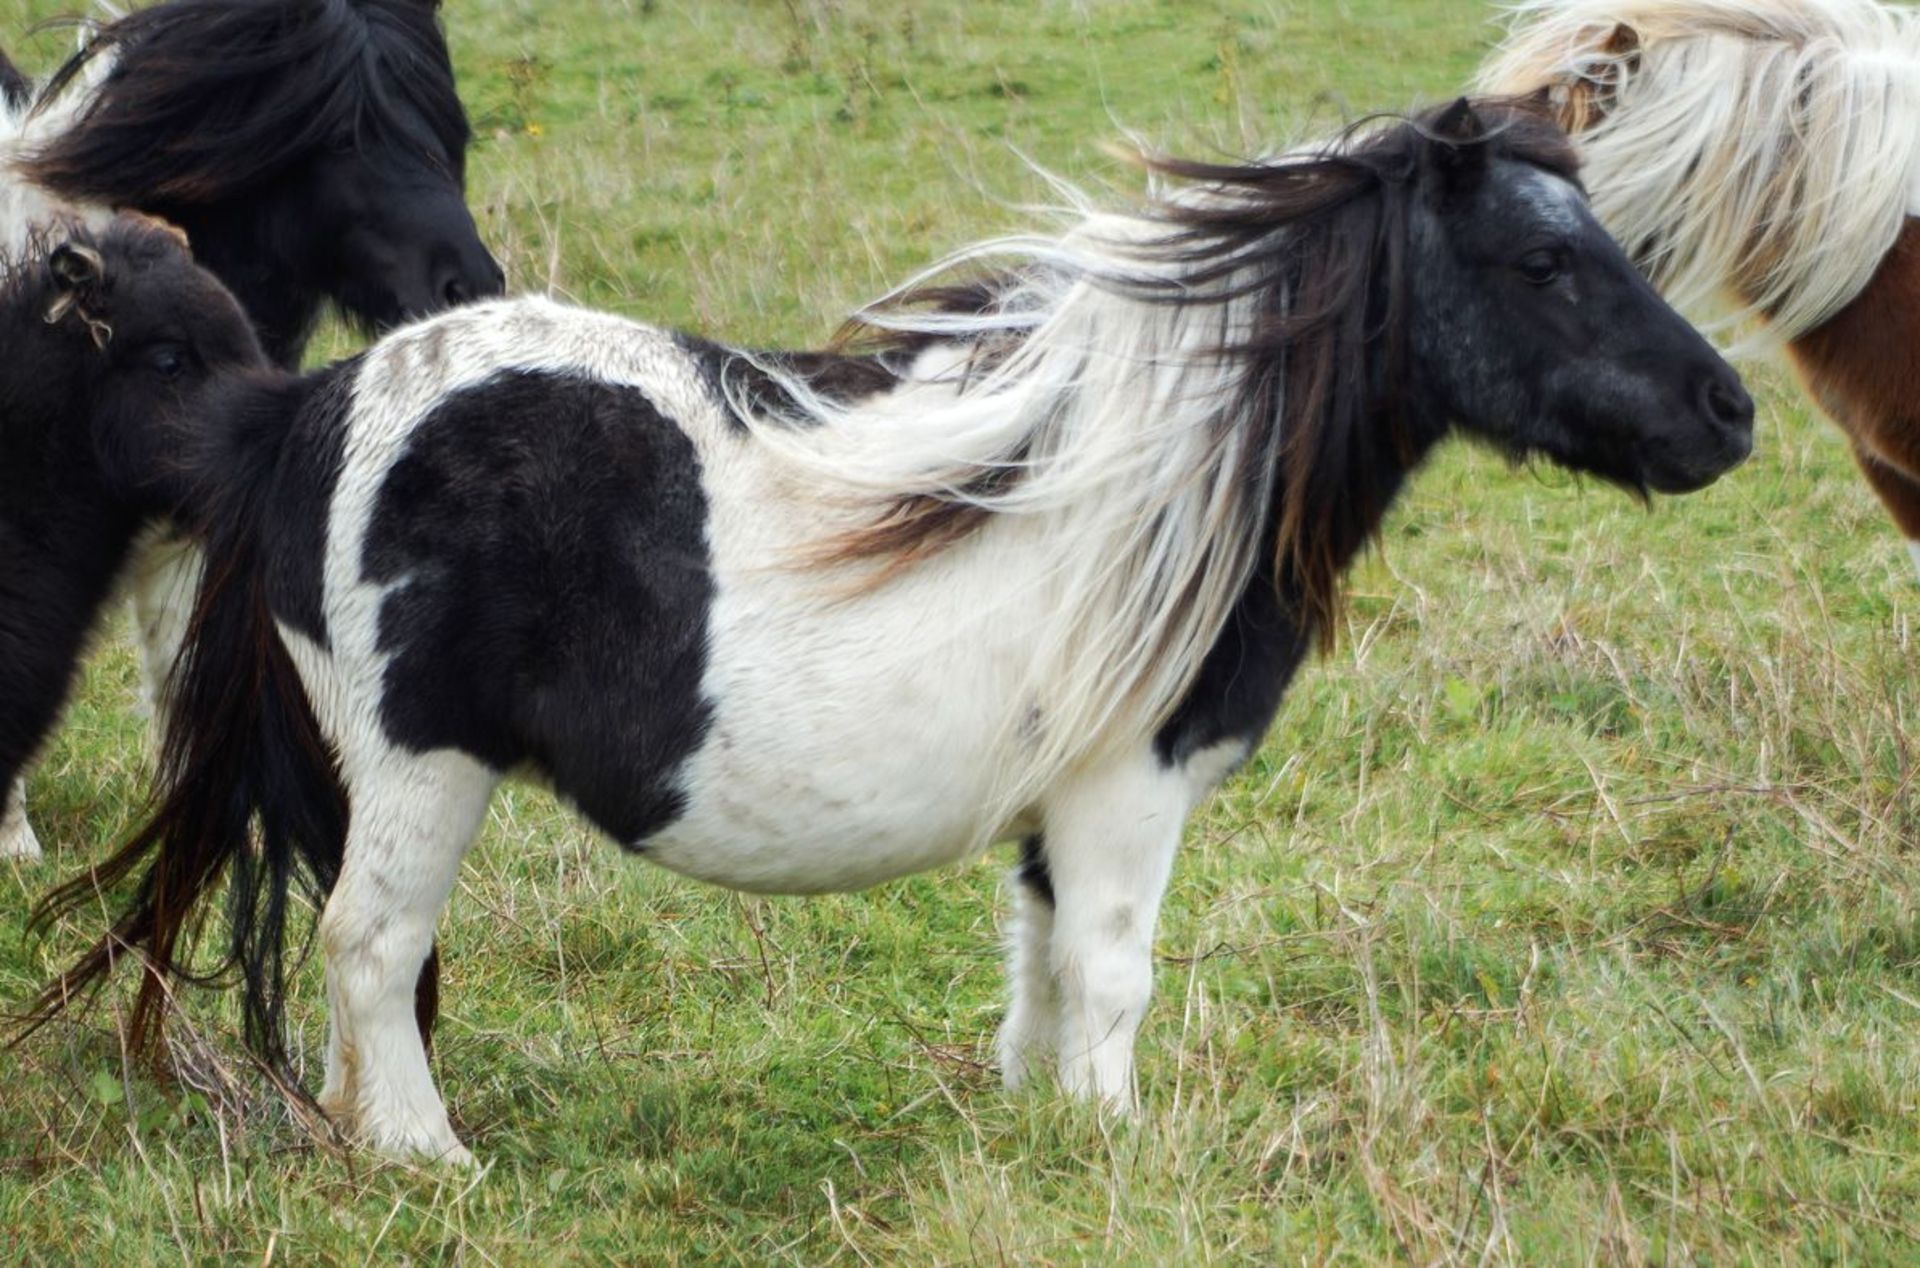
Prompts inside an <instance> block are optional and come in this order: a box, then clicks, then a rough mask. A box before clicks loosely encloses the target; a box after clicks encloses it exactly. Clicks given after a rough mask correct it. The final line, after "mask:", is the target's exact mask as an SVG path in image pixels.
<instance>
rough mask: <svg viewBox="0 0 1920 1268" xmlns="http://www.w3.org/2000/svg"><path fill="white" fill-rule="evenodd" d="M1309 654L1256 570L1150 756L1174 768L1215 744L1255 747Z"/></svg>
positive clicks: (1307, 642)
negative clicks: (1224, 743)
mask: <svg viewBox="0 0 1920 1268" xmlns="http://www.w3.org/2000/svg"><path fill="white" fill-rule="evenodd" d="M1312 649H1313V639H1312V636H1311V631H1309V630H1307V629H1305V628H1303V627H1302V625H1301V623H1300V622H1299V621H1297V620H1296V619H1294V617H1293V616H1292V615H1291V614H1290V613H1288V612H1287V611H1286V610H1285V609H1284V608H1283V607H1282V606H1281V603H1280V599H1279V596H1278V595H1276V594H1275V593H1274V589H1273V582H1272V573H1271V572H1270V571H1269V570H1268V569H1265V568H1260V569H1256V570H1255V573H1254V576H1253V579H1252V580H1251V581H1250V582H1249V584H1248V586H1247V589H1246V592H1245V593H1244V594H1242V595H1241V596H1240V602H1239V603H1237V604H1235V605H1234V609H1233V615H1232V616H1230V617H1229V618H1228V619H1227V624H1226V628H1224V629H1223V630H1221V631H1220V637H1219V638H1217V639H1215V640H1214V644H1213V646H1212V647H1211V648H1209V649H1208V651H1207V657H1206V659H1205V660H1204V661H1202V662H1201V664H1200V674H1199V677H1197V678H1195V679H1194V683H1193V688H1192V690H1190V691H1188V692H1187V696H1186V699H1184V700H1182V701H1181V702H1180V707H1179V708H1177V709H1175V710H1174V712H1173V716H1172V717H1170V718H1168V719H1167V721H1166V723H1165V724H1164V725H1162V726H1161V728H1160V731H1159V733H1158V734H1157V735H1155V736H1154V737H1153V749H1154V753H1155V754H1156V755H1157V756H1158V757H1159V758H1160V761H1161V762H1162V763H1163V764H1165V765H1167V766H1178V765H1180V764H1182V763H1183V762H1185V761H1186V760H1187V759H1188V758H1190V757H1192V756H1193V755H1194V754H1195V753H1198V752H1200V751H1201V750H1202V749H1206V748H1211V747H1212V746H1213V745H1215V744H1219V743H1222V742H1223V741H1227V740H1241V741H1244V742H1245V743H1246V745H1247V746H1248V748H1249V749H1252V748H1253V747H1255V746H1257V745H1258V744H1259V743H1260V740H1261V738H1262V737H1263V736H1265V735H1266V733H1267V728H1268V727H1270V726H1272V725H1273V717H1274V714H1276V713H1278V712H1279V710H1280V697H1281V696H1282V695H1283V694H1285V692H1286V690H1287V684H1288V683H1289V682H1291V681H1293V675H1294V672H1295V671H1296V670H1298V669H1299V668H1300V663H1301V662H1302V661H1304V660H1305V659H1306V658H1307V654H1308V653H1309V652H1310V651H1312Z"/></svg>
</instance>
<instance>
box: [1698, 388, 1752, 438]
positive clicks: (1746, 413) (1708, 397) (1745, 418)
mask: <svg viewBox="0 0 1920 1268" xmlns="http://www.w3.org/2000/svg"><path fill="white" fill-rule="evenodd" d="M1701 404H1702V405H1703V406H1704V407H1705V408H1706V413H1707V417H1708V418H1711V419H1712V420H1713V421H1714V422H1716V423H1719V424H1720V425H1721V426H1723V427H1744V426H1746V425H1747V423H1749V422H1750V421H1752V419H1753V398H1751V397H1749V396H1748V395H1747V393H1746V390H1745V389H1744V388H1741V387H1739V386H1738V385H1731V384H1728V383H1726V382H1724V381H1722V380H1720V379H1718V378H1712V379H1708V380H1707V385H1706V390H1705V391H1703V392H1702V393H1701Z"/></svg>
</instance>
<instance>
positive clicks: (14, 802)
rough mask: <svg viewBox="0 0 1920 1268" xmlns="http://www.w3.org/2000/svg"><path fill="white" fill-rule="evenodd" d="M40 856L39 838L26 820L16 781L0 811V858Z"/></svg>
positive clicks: (23, 801) (23, 858) (33, 857)
mask: <svg viewBox="0 0 1920 1268" xmlns="http://www.w3.org/2000/svg"><path fill="white" fill-rule="evenodd" d="M40 857H41V852H40V838H39V837H36V836H35V835H33V825H32V824H31V823H29V822H27V805H26V798H25V796H24V795H23V794H22V792H21V785H20V784H18V783H16V784H15V785H14V786H13V788H12V790H11V791H10V792H8V794H7V808H6V811H5V813H0V859H19V860H22V861H24V862H31V861H33V860H34V859H38V858H40Z"/></svg>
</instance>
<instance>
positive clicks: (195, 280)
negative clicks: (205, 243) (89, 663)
mask: <svg viewBox="0 0 1920 1268" xmlns="http://www.w3.org/2000/svg"><path fill="white" fill-rule="evenodd" d="M0 366H5V367H9V370H10V372H8V373H5V374H0V700H4V701H5V702H6V708H5V709H0V771H12V770H16V769H18V768H19V766H20V765H21V764H22V763H23V762H24V761H25V760H26V759H27V758H28V757H30V756H31V755H32V754H33V751H34V749H35V748H37V747H38V746H39V743H40V741H41V739H42V738H43V737H44V736H45V735H46V733H47V731H48V730H49V729H50V728H51V727H52V725H53V721H54V718H55V716H56V715H57V714H58V712H59V709H60V705H61V702H62V700H63V698H64V697H65V695H66V688H67V684H68V682H69V681H70V680H71V678H72V676H73V670H74V666H75V664H76V662H77V661H78V659H79V655H80V650H81V648H82V646H83V645H84V643H85V639H86V635H87V631H88V630H89V629H91V628H92V626H93V624H94V621H95V620H96V618H97V617H98V615H99V612H100V608H101V605H102V604H104V603H105V602H106V600H107V597H108V595H109V594H110V593H111V591H112V588H113V584H114V580H115V578H116V577H117V576H118V575H119V573H120V572H121V570H122V569H123V568H124V567H125V565H126V562H127V558H128V555H129V553H130V552H131V550H132V548H133V544H134V541H135V538H136V536H137V535H138V533H139V532H140V530H141V528H142V527H143V525H144V524H145V523H146V522H147V521H149V520H150V519H152V518H154V517H156V516H160V515H164V514H166V513H168V512H169V511H171V510H172V509H173V508H174V507H175V506H176V505H177V504H178V502H179V490H178V488H171V487H169V485H168V476H167V473H168V472H169V471H170V470H171V469H172V463H171V461H170V460H169V459H168V457H167V455H168V454H170V453H171V452H172V451H173V450H174V449H175V448H176V438H175V437H174V436H173V435H171V434H170V433H168V432H166V431H163V430H162V427H163V424H162V421H161V420H163V419H166V418H169V417H171V416H172V415H175V414H177V413H179V412H180V410H181V405H182V403H183V402H184V401H186V400H188V399H190V398H192V397H193V396H194V394H195V393H197V392H198V391H199V390H200V389H201V387H202V385H204V384H205V383H206V382H207V381H208V380H210V379H212V378H214V377H216V376H219V375H222V374H226V373H229V372H233V371H242V370H248V369H256V368H265V366H266V360H265V358H264V357H263V356H262V355H261V351H260V345H259V342H258V341H257V340H256V339H255V337H254V334H253V330H252V328H251V326H250V325H249V324H248V322H247V319H246V317H245V315H244V314H243V313H242V312H241V311H240V307H239V305H238V304H237V303H235V302H234V299H233V297H232V296H231V295H229V294H228V293H227V292H226V290H225V289H224V288H223V287H221V285H220V284H219V283H218V282H217V281H216V280H214V279H213V278H212V277H210V276H209V275H208V274H207V273H206V272H205V271H204V270H202V269H199V268H196V267H194V264H193V261H192V258H191V257H190V256H189V254H188V253H187V250H186V247H185V245H184V243H183V242H182V240H181V239H180V236H179V234H178V233H177V232H175V231H173V230H171V229H169V228H167V227H165V226H161V225H158V224H157V223H156V222H153V221H150V220H148V219H146V218H144V217H139V216H131V215H127V216H121V217H119V218H117V219H116V220H115V221H114V222H113V224H112V225H111V227H109V228H108V230H107V231H106V232H105V233H104V234H102V235H100V236H99V237H98V238H95V237H93V236H91V235H87V234H78V235H75V236H74V237H73V238H72V239H70V240H63V241H60V242H59V243H58V244H57V245H56V244H53V243H50V242H49V241H48V240H47V238H46V236H44V235H42V236H39V237H37V238H36V239H35V240H34V241H33V242H31V243H30V244H29V246H28V247H27V249H26V250H25V251H24V252H23V253H22V255H21V256H20V257H19V258H18V259H16V260H15V261H14V262H12V263H11V264H10V265H9V266H8V267H7V272H6V277H5V283H4V287H3V288H0ZM27 367H31V369H30V372H23V371H24V370H25V369H26V368H27Z"/></svg>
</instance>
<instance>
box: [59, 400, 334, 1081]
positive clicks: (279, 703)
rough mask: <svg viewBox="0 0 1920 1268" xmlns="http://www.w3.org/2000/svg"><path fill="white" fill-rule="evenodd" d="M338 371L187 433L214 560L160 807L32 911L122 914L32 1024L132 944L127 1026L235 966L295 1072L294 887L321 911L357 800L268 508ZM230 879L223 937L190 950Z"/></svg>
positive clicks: (143, 1027)
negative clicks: (315, 404) (316, 689)
mask: <svg viewBox="0 0 1920 1268" xmlns="http://www.w3.org/2000/svg"><path fill="white" fill-rule="evenodd" d="M329 386H330V385H327V384H326V382H325V380H322V381H321V383H320V384H319V385H315V384H314V383H313V381H312V380H307V381H302V380H291V379H281V380H275V381H270V382H257V383H253V384H249V385H247V389H246V391H244V392H241V393H237V394H236V398H237V399H234V400H229V401H224V402H222V403H221V407H220V408H218V409H216V410H214V411H213V412H212V413H211V415H210V421H211V426H210V427H208V428H207V429H206V431H205V433H204V435H203V437H202V438H201V439H200V441H199V443H197V444H194V445H192V446H190V447H189V452H192V453H194V454H195V455H196V456H195V457H194V458H192V459H190V461H189V469H188V471H187V472H186V473H185V474H186V475H187V477H188V480H187V482H186V483H187V487H191V488H193V489H194V490H195V492H194V493H193V494H192V495H191V500H190V501H189V503H188V505H187V515H186V518H187V519H188V522H189V523H190V524H192V526H193V527H194V529H195V530H196V535H197V536H198V537H199V538H200V540H201V542H202V545H203V546H204V547H205V550H206V559H207V564H206V574H205V577H204V579H203V580H202V582H201V586H200V591H199V594H198V596H197V597H196V599H195V605H194V613H193V619H192V624H191V627H190V634H189V636H188V641H187V644H186V646H185V647H184V648H183V649H182V652H181V656H180V661H179V663H178V664H177V665H176V667H175V669H174V674H173V678H172V680H171V682H170V684H169V694H168V697H167V704H168V708H167V709H166V710H165V712H166V714H167V724H166V729H165V738H164V740H163V743H162V748H161V756H160V766H159V772H158V775H157V779H156V784H155V790H154V809H153V811H152V817H151V819H150V820H149V821H148V822H147V823H146V825H145V826H144V827H142V828H140V829H139V830H138V831H137V832H135V833H134V835H133V837H132V839H131V840H129V841H128V842H127V843H126V844H125V845H123V846H122V847H121V848H120V850H119V851H118V852H117V853H116V854H114V855H113V856H112V857H111V858H109V859H108V860H106V861H105V862H104V863H101V864H98V865H97V866H95V867H92V868H89V869H88V870H87V871H86V872H85V873H83V874H82V875H80V876H77V877H75V878H73V879H72V880H69V881H67V882H66V883H65V884H63V885H61V886H60V887H58V888H57V889H55V890H54V891H53V892H52V893H51V894H49V895H48V896H47V897H46V898H45V899H44V900H43V901H42V902H41V903H40V905H39V906H38V907H37V908H36V909H35V911H34V913H33V917H32V921H31V924H30V927H31V928H34V929H37V930H39V931H41V932H44V931H46V930H48V929H49V928H51V927H52V925H53V924H54V922H55V921H57V920H59V919H60V918H62V917H65V916H70V915H77V914H79V913H81V912H82V911H83V910H86V909H90V908H94V907H96V906H104V907H106V908H107V909H108V910H109V911H110V912H112V913H113V916H112V923H111V925H110V927H109V928H108V930H107V932H106V933H105V934H104V935H103V936H101V937H100V939H99V940H98V941H96V942H95V943H94V944H93V945H92V946H91V947H89V948H88V949H87V951H86V952H85V953H84V954H83V955H81V957H80V958H79V959H78V960H77V961H76V962H75V963H74V964H73V965H72V967H70V968H69V969H67V970H66V972H64V973H62V974H61V975H60V976H59V977H58V978H57V979H55V980H54V981H53V982H52V983H51V984H50V985H48V986H47V988H46V989H45V991H44V992H42V994H41V995H40V997H39V998H38V1000H36V1001H35V1003H34V1005H33V1008H32V1011H31V1012H30V1013H29V1015H28V1017H27V1018H26V1021H27V1029H28V1030H29V1031H31V1030H32V1029H35V1028H37V1027H39V1026H40V1025H42V1024H44V1023H45V1022H47V1021H49V1020H51V1019H52V1018H53V1017H54V1016H55V1015H56V1014H57V1013H59V1012H60V1011H61V1010H62V1009H63V1008H64V1007H66V1005H68V1004H69V1003H70V1002H72V1001H73V1000H75V999H77V998H82V997H84V996H87V995H89V994H91V993H92V992H93V991H95V990H97V989H98V987H99V986H100V985H101V983H102V982H104V980H105V979H106V977H107V976H108V975H109V974H110V973H111V972H112V970H113V968H114V967H115V965H116V964H118V963H119V962H120V960H121V959H123V958H126V959H130V960H133V961H135V962H137V963H138V964H139V965H140V967H141V981H140V988H139V993H138V994H137V996H136V997H135V999H134V1004H133V1011H132V1015H131V1018H130V1021H129V1025H128V1032H127V1038H128V1042H129V1045H130V1046H131V1047H132V1048H133V1049H135V1050H136V1051H137V1052H140V1053H143V1054H145V1055H149V1056H152V1055H157V1053H158V1050H159V1048H160V1045H161V1039H162V1028H163V1025H164V1022H165V1017H166V1013H167V1009H168V998H169V995H170V994H171V991H172V988H173V986H174V985H175V984H176V983H179V982H193V983H213V982H227V981H232V980H234V979H238V981H239V982H240V984H241V985H242V987H243V1000H244V1003H243V1007H244V1011H245V1025H246V1038H247V1043H248V1046H249V1047H250V1048H251V1049H252V1050H253V1051H254V1052H255V1054H256V1055H258V1056H259V1057H260V1058H261V1059H262V1060H263V1061H264V1062H265V1063H266V1065H267V1067H268V1069H269V1071H270V1072H272V1073H273V1074H275V1075H277V1076H279V1077H280V1079H281V1081H282V1082H283V1084H284V1085H285V1086H286V1087H289V1088H293V1087H297V1083H296V1081H295V1080H294V1079H293V1078H292V1077H291V1076H292V1072H291V1069H290V1063H289V1061H288V1057H287V1043H286V1035H285V1019H284V1006H285V999H286V980H287V975H288V969H289V964H290V961H289V956H288V952H287V945H286V935H287V926H288V916H289V911H288V909H289V906H290V905H291V904H290V899H291V898H292V896H294V895H295V894H296V893H297V894H299V895H302V896H304V897H305V898H306V899H307V900H308V901H309V902H310V903H312V904H313V906H314V907H315V909H316V910H317V909H318V907H319V906H320V905H321V904H322V903H323V902H324V899H325V897H326V895H327V893H328V891H330V890H331V889H332V887H333V883H334V880H335V879H336V878H337V877H338V875H339V873H340V863H341V858H342V856H343V854H344V852H345V848H346V832H347V800H346V795H345V792H344V790H343V788H342V786H341V783H340V777H339V771H338V767H337V765H336V762H335V758H334V754H333V752H332V750H331V748H330V746H329V745H328V744H327V742H326V740H325V739H324V738H323V737H322V735H321V733H320V728H319V725H318V723H317V722H316V720H315V718H314V715H313V711H312V709H311V707H310V705H309V704H308V701H307V697H306V692H305V690H304V688H303V686H302V684H301V680H300V675H299V673H298V671H297V670H296V669H295V667H294V665H293V662H292V660H291V658H290V657H289V655H288V652H287V649H286V647H285V645H284V644H283V643H282V642H281V640H280V636H279V632H278V630H277V628H276V625H275V622H274V617H273V613H272V611H271V610H270V607H269V604H268V594H267V575H268V574H267V570H266V568H265V567H264V566H263V565H264V564H265V563H266V556H267V554H268V553H269V551H270V546H269V544H268V538H267V536H266V534H267V533H268V532H269V531H270V529H269V526H268V523H267V521H266V519H265V512H266V511H267V509H268V508H269V506H270V505H272V504H273V503H274V502H275V501H277V500H278V497H277V494H276V483H277V481H278V480H280V479H281V478H283V477H282V473H284V472H287V471H289V470H290V469H293V470H298V469H299V467H300V466H301V465H302V464H300V463H298V462H288V461H285V460H284V452H283V451H284V449H285V447H286V446H287V445H289V444H299V443H303V437H302V436H301V435H300V432H301V430H302V429H301V428H300V427H299V426H297V425H295V418H296V415H298V414H299V413H300V412H301V406H302V405H303V404H304V403H305V402H306V401H307V400H308V399H309V397H310V393H311V392H312V391H316V390H317V391H322V392H324V391H327V390H329ZM335 390H337V389H335ZM136 877H137V881H135V880H134V878H136ZM222 881H224V882H225V889H226V909H227V931H226V938H225V940H224V945H222V946H220V947H219V948H218V949H217V953H216V952H215V951H214V950H212V949H209V950H207V951H206V952H204V953H201V954H196V943H198V942H199V941H200V940H201V939H200V938H199V934H200V932H201V931H202V929H203V927H204V925H205V924H206V922H207V918H208V916H209V914H210V909H211V908H212V907H213V906H214V903H215V898H216V895H217V894H218V892H219V890H220V887H221V883H222ZM129 882H132V885H131V889H128V888H126V887H127V885H128V883H129ZM304 945H305V944H304V943H303V944H302V946H303V948H304ZM298 958H299V955H298V954H296V955H295V956H294V957H293V960H294V961H296V962H297V960H298Z"/></svg>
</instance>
